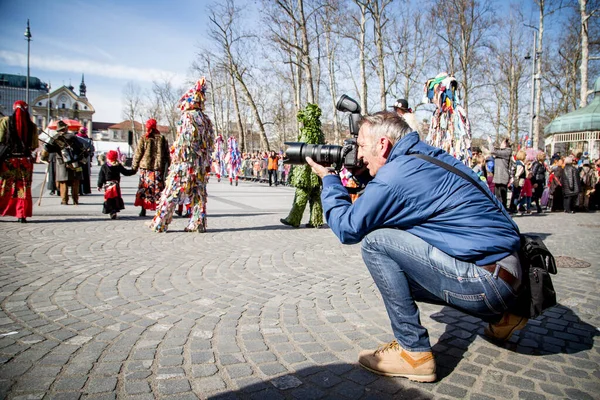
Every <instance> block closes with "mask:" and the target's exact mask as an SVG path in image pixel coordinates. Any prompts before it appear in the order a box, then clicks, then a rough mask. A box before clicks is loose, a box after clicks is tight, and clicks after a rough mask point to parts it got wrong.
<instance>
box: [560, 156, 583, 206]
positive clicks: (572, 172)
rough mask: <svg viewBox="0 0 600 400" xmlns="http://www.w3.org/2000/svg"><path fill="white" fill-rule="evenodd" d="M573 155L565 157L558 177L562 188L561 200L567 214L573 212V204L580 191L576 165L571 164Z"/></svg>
mask: <svg viewBox="0 0 600 400" xmlns="http://www.w3.org/2000/svg"><path fill="white" fill-rule="evenodd" d="M573 161H574V158H573V156H568V157H567V158H565V168H564V170H563V175H562V176H561V179H560V184H561V186H562V189H563V201H564V204H563V205H564V207H565V212H566V213H568V214H574V213H575V205H576V203H577V198H578V197H579V192H580V191H581V180H580V177H579V173H578V172H577V166H574V165H573Z"/></svg>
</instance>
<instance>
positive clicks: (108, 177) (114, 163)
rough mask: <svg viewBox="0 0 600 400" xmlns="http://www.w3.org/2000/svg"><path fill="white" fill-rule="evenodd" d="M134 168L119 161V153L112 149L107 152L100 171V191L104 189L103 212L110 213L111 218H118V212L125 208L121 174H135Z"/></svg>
mask: <svg viewBox="0 0 600 400" xmlns="http://www.w3.org/2000/svg"><path fill="white" fill-rule="evenodd" d="M135 173H136V171H135V170H134V169H129V168H125V167H124V166H123V164H121V163H120V162H119V153H117V152H116V151H115V150H110V151H109V152H108V153H107V154H106V163H104V165H102V167H101V168H100V172H99V173H98V185H97V186H98V191H101V190H102V189H104V204H103V205H102V214H110V219H117V213H118V212H119V211H121V210H123V209H124V208H125V203H124V202H123V197H121V175H125V176H131V175H135Z"/></svg>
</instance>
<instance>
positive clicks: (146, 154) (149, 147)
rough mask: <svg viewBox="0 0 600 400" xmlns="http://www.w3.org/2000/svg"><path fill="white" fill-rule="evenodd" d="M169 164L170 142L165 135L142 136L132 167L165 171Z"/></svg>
mask: <svg viewBox="0 0 600 400" xmlns="http://www.w3.org/2000/svg"><path fill="white" fill-rule="evenodd" d="M168 164H169V143H168V142H167V139H165V137H164V136H163V135H160V134H153V135H150V137H146V136H142V137H141V138H140V140H139V141H138V145H137V149H135V154H134V156H133V162H132V165H131V167H132V168H133V169H135V170H137V169H138V168H141V169H146V170H152V171H160V172H161V173H164V171H165V169H166V167H167V165H168Z"/></svg>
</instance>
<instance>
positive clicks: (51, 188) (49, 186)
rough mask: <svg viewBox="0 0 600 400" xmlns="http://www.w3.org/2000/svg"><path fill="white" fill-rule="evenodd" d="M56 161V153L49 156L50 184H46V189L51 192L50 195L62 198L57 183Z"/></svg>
mask: <svg viewBox="0 0 600 400" xmlns="http://www.w3.org/2000/svg"><path fill="white" fill-rule="evenodd" d="M55 159H56V154H55V153H51V154H49V155H48V182H47V183H46V189H48V190H49V191H50V194H55V195H57V196H60V188H59V186H58V183H57V182H56V170H55V168H54V163H55V162H56V161H55Z"/></svg>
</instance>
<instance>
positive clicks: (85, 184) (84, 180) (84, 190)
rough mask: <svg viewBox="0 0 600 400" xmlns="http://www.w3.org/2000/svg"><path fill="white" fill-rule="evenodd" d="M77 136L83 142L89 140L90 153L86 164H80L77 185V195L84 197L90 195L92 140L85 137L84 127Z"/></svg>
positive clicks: (85, 129)
mask: <svg viewBox="0 0 600 400" xmlns="http://www.w3.org/2000/svg"><path fill="white" fill-rule="evenodd" d="M77 136H78V137H80V138H83V139H85V140H89V141H90V147H91V149H92V150H91V152H90V154H89V155H88V159H87V162H85V163H82V165H81V169H82V171H81V175H82V176H81V181H80V183H79V194H80V195H82V196H83V195H86V194H92V186H91V184H90V174H91V172H92V171H91V170H92V159H93V157H94V145H93V142H92V140H91V139H90V137H89V136H88V135H87V128H86V127H82V128H81V129H79V132H78V133H77Z"/></svg>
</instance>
